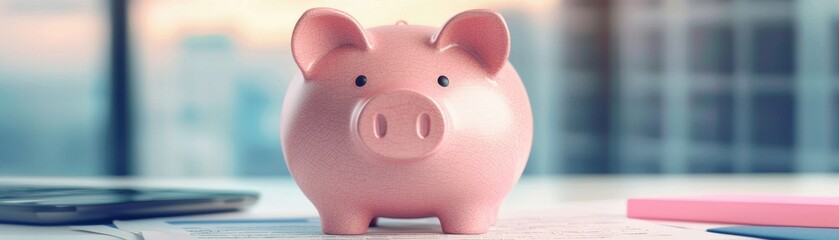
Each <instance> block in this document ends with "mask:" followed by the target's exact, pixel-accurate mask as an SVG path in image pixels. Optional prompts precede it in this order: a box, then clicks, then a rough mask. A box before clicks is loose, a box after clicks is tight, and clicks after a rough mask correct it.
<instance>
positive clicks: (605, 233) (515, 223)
mask: <svg viewBox="0 0 839 240" xmlns="http://www.w3.org/2000/svg"><path fill="white" fill-rule="evenodd" d="M115 224H116V225H117V227H119V228H120V229H122V230H126V231H130V232H134V233H137V234H141V235H143V237H144V238H145V239H146V240H159V239H183V240H186V239H199V240H220V239H277V238H290V239H581V240H585V239H744V238H740V237H736V236H729V235H720V234H715V233H708V232H705V231H698V230H692V229H683V228H673V227H668V226H662V225H659V224H654V223H649V222H646V221H642V220H634V219H627V218H625V217H623V216H620V215H608V214H574V215H569V214H567V213H563V212H558V211H539V212H530V213H522V214H517V215H516V216H510V217H507V218H503V219H499V221H498V224H497V225H496V226H494V227H492V228H491V230H490V232H489V233H486V234H480V235H452V234H442V232H441V231H440V225H439V222H437V220H436V218H426V219H419V220H397V219H382V220H380V222H379V224H380V226H379V227H375V228H371V229H370V231H369V232H368V233H367V234H366V235H360V236H330V235H324V234H323V233H322V232H321V228H320V222H319V221H318V219H317V218H273V219H228V220H219V219H212V220H200V219H198V220H170V221H167V220H140V221H116V222H115Z"/></svg>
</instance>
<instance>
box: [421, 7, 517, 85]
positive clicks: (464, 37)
mask: <svg viewBox="0 0 839 240" xmlns="http://www.w3.org/2000/svg"><path fill="white" fill-rule="evenodd" d="M432 41H433V42H434V45H435V46H436V47H437V48H438V49H441V50H442V49H446V48H448V47H460V48H463V49H464V50H466V51H469V52H471V53H472V55H474V56H475V58H477V59H478V61H480V62H481V64H482V65H483V66H484V68H485V69H486V71H487V72H488V73H489V74H490V75H493V76H494V75H495V74H497V73H498V72H499V71H501V68H502V67H504V64H506V63H507V57H508V56H509V54H510V33H509V32H508V30H507V23H505V22H504V18H503V17H501V14H498V13H496V12H493V11H490V10H469V11H466V12H462V13H460V14H457V15H456V16H454V17H452V18H451V19H449V21H448V22H446V24H445V25H443V28H442V29H440V32H438V33H437V35H435V36H434V37H433V38H432Z"/></svg>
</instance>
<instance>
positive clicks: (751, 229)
mask: <svg viewBox="0 0 839 240" xmlns="http://www.w3.org/2000/svg"><path fill="white" fill-rule="evenodd" d="M708 232H713V233H722V234H731V235H738V236H746V237H756V238H766V239H811V240H821V239H824V240H828V239H837V238H839V228H807V227H771V226H734V227H721V228H711V229H708Z"/></svg>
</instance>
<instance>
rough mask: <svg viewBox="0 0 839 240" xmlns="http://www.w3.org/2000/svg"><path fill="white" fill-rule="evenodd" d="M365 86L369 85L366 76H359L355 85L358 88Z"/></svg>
mask: <svg viewBox="0 0 839 240" xmlns="http://www.w3.org/2000/svg"><path fill="white" fill-rule="evenodd" d="M364 84H367V77H365V76H364V75H358V77H357V78H355V85H356V86H358V87H362V86H364Z"/></svg>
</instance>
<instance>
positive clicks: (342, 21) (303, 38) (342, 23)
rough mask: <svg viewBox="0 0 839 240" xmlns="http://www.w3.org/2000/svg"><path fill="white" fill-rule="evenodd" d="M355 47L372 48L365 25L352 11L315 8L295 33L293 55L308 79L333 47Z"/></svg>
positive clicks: (307, 14)
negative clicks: (350, 13) (360, 23)
mask: <svg viewBox="0 0 839 240" xmlns="http://www.w3.org/2000/svg"><path fill="white" fill-rule="evenodd" d="M342 47H353V48H358V49H361V50H367V49H370V47H371V46H370V43H369V42H368V41H367V36H366V33H365V31H364V29H363V28H361V25H359V24H358V22H356V21H355V19H353V18H352V17H351V16H350V15H349V14H347V13H344V12H341V11H338V10H335V9H331V8H314V9H310V10H308V11H306V12H305V13H303V16H301V17H300V20H298V21H297V25H296V26H294V32H293V33H292V35H291V54H292V55H293V56H294V61H295V62H297V66H298V67H300V71H301V72H303V76H304V77H305V78H306V79H309V77H311V76H312V69H313V68H314V66H315V64H316V63H317V61H318V60H320V59H321V58H323V56H325V55H326V54H327V53H329V52H331V51H332V50H335V49H338V48H342Z"/></svg>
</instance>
